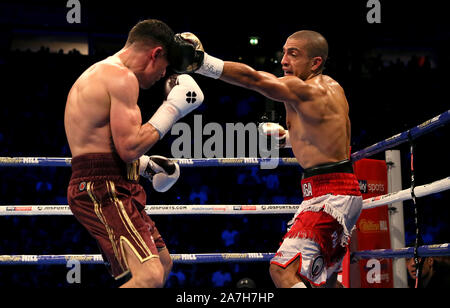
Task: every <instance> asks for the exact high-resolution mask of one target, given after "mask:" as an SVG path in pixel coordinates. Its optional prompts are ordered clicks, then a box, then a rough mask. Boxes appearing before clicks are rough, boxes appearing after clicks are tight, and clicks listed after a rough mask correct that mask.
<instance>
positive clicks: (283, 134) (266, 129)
mask: <svg viewBox="0 0 450 308" xmlns="http://www.w3.org/2000/svg"><path fill="white" fill-rule="evenodd" d="M258 131H259V133H260V134H261V135H263V136H266V137H267V138H268V139H270V138H275V139H276V146H277V148H279V149H282V148H290V147H291V143H290V140H289V131H287V130H285V129H284V127H283V126H281V125H279V124H277V123H272V122H263V123H260V124H259V125H258Z"/></svg>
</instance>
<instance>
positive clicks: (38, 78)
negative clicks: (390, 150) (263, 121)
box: [0, 0, 450, 288]
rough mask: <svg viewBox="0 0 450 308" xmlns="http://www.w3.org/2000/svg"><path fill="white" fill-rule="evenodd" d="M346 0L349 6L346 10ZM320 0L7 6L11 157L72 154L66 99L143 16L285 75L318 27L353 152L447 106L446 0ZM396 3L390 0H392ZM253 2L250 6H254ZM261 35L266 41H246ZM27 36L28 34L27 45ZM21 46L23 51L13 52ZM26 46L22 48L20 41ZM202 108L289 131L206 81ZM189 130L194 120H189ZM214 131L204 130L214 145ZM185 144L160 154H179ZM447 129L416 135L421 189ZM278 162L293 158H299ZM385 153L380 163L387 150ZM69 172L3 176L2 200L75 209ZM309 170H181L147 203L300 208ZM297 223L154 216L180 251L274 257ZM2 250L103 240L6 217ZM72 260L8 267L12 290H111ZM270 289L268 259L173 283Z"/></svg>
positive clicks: (445, 167) (0, 136) (65, 248)
mask: <svg viewBox="0 0 450 308" xmlns="http://www.w3.org/2000/svg"><path fill="white" fill-rule="evenodd" d="M336 2H339V3H336ZM341 2H342V1H335V2H330V3H326V2H325V3H322V6H321V7H317V5H314V4H313V3H311V4H300V3H298V1H297V2H296V3H295V4H292V3H291V4H285V3H282V4H281V3H280V5H278V4H276V3H273V2H251V1H250V2H245V4H244V3H238V2H233V1H226V2H223V3H218V4H216V8H217V9H211V10H205V9H203V10H201V9H200V7H202V5H203V4H202V3H201V2H196V4H195V5H194V7H190V6H188V5H186V4H181V3H180V4H178V3H177V2H175V3H172V2H171V4H170V5H169V4H167V5H162V4H161V5H160V6H155V5H151V4H149V3H144V2H142V1H127V2H126V3H116V2H112V3H111V2H109V1H108V2H106V1H104V2H102V1H95V5H94V2H93V1H89V3H88V2H87V1H80V3H81V9H82V10H81V23H80V24H68V23H67V21H66V13H67V11H68V10H69V9H68V8H66V3H67V1H63V0H61V1H28V2H27V1H0V25H1V27H0V29H1V30H0V37H1V39H0V73H1V77H2V82H1V83H0V90H1V93H2V98H1V99H0V110H1V112H0V156H1V157H21V156H25V157H27V156H32V157H40V156H43V157H70V156H71V153H70V150H69V148H68V144H67V141H66V138H65V132H64V123H63V115H64V108H65V100H66V96H67V93H68V91H69V90H70V88H71V86H72V84H73V83H74V81H75V80H76V79H77V78H78V76H79V75H80V74H81V73H82V72H83V71H84V70H85V69H87V68H88V67H89V66H90V65H92V64H93V63H95V62H96V61H98V60H101V59H103V58H105V57H107V56H109V55H112V54H113V53H114V52H116V51H118V50H119V49H120V48H121V47H122V45H123V44H124V42H125V39H126V35H127V32H128V30H129V29H130V28H131V27H132V26H133V25H134V24H135V23H136V22H137V21H139V20H142V19H145V18H157V19H161V20H163V21H165V22H166V23H167V24H168V25H169V26H171V27H172V29H173V30H174V31H175V32H184V31H191V32H194V33H196V34H197V35H198V36H199V37H200V39H201V40H202V42H203V45H204V47H205V49H206V51H207V52H208V53H210V54H211V55H215V56H217V57H221V58H222V59H224V60H233V61H239V62H243V63H246V64H249V65H251V66H253V67H254V68H256V69H258V70H264V71H268V72H272V73H274V74H276V75H279V76H281V73H282V71H281V68H280V63H279V62H280V60H281V58H280V51H281V49H282V46H283V44H284V42H285V40H286V38H287V36H289V35H290V34H291V33H293V32H295V31H297V30H301V29H311V30H316V31H319V32H321V33H322V34H323V35H324V36H325V37H326V38H327V39H328V41H329V45H330V56H329V61H328V63H327V66H326V70H325V72H324V73H325V74H327V75H330V76H331V77H333V78H334V79H336V80H337V81H338V82H339V83H340V84H341V85H342V86H343V88H344V90H345V91H346V94H347V97H348V101H349V104H350V118H351V121H352V141H351V142H352V151H353V152H355V151H357V150H360V149H363V148H365V147H367V146H370V145H372V144H374V143H376V142H378V141H380V140H382V139H385V138H387V137H391V136H393V135H395V134H397V133H400V132H403V131H405V130H407V129H409V128H411V127H414V126H416V125H418V124H420V123H423V122H424V121H426V120H429V119H431V118H433V117H434V116H436V115H438V114H440V113H443V112H445V111H447V110H448V109H449V105H450V104H449V103H448V97H447V95H446V94H447V93H448V81H449V80H448V69H449V67H450V65H449V64H450V57H449V54H450V44H449V43H450V42H449V37H450V31H449V29H450V28H449V26H448V21H447V20H446V19H445V9H441V7H442V5H443V4H442V3H440V2H436V3H439V5H438V6H436V3H434V2H433V1H431V2H428V1H427V3H423V4H422V5H421V6H420V7H418V6H415V5H414V4H410V3H409V2H407V1H404V2H401V1H398V2H396V3H397V4H396V5H394V4H392V3H388V1H380V2H381V14H382V15H381V23H380V24H369V23H368V22H367V20H366V14H367V12H368V11H369V8H367V7H366V4H367V3H368V1H348V2H346V4H342V3H341ZM390 2H392V1H390ZM244 5H245V6H244ZM45 35H47V36H54V37H57V38H71V37H79V36H82V37H87V41H88V44H89V51H88V54H87V55H86V54H82V53H81V52H80V50H77V49H69V50H67V48H61V50H58V49H57V50H50V48H49V47H48V46H46V45H42V46H41V47H39V48H38V49H37V50H36V49H34V50H33V49H32V48H31V47H30V48H28V47H27V40H29V41H31V40H33V39H35V38H36V37H40V36H45ZM250 37H258V38H259V44H258V45H256V46H252V45H250V44H249V38H250ZM23 38H26V39H23ZM20 39H22V41H24V43H22V45H23V47H20V46H19V45H17V44H16V42H17V41H20ZM18 46H19V47H18ZM194 77H195V79H196V80H197V81H198V83H199V85H200V86H201V87H202V89H203V90H204V93H205V97H206V99H205V102H204V103H203V105H202V106H201V107H200V108H199V109H198V110H196V111H195V112H194V113H195V114H200V115H202V119H203V123H204V124H205V123H209V122H218V123H221V124H223V125H224V124H225V123H237V122H242V123H244V124H246V123H256V122H258V121H259V120H260V118H261V116H263V115H268V116H269V117H270V118H271V119H273V120H277V121H280V122H281V123H284V107H283V105H282V104H278V103H275V102H271V101H269V100H267V99H265V98H264V97H262V96H260V95H259V94H256V93H253V92H251V91H248V90H245V89H241V88H237V87H233V86H231V85H228V84H225V83H223V82H221V81H216V80H211V79H208V78H205V77H202V76H198V75H195V76H194ZM163 82H164V80H163V81H161V82H159V83H158V84H156V85H155V86H154V87H153V88H152V89H150V90H148V91H142V93H141V94H140V97H139V106H140V107H141V110H142V116H143V120H144V121H145V120H146V119H148V118H150V116H151V115H152V113H153V112H154V111H155V110H156V108H157V107H158V105H159V104H160V102H161V101H162V98H163ZM183 121H184V122H186V123H190V124H192V122H193V115H189V116H187V117H186V118H185V119H183ZM206 138H207V137H206V136H205V137H204V139H206ZM173 140H174V136H167V137H166V138H165V139H164V140H163V141H161V142H160V143H159V144H157V145H156V146H155V147H154V148H153V149H151V150H150V152H149V154H159V155H165V156H169V157H170V156H171V153H170V146H171V142H172V141H173ZM448 140H449V129H448V127H444V128H441V129H438V130H436V131H435V132H433V133H430V134H429V135H426V136H425V137H420V138H419V139H418V140H417V141H416V155H415V167H416V181H417V185H422V184H426V183H429V182H432V181H435V180H438V179H441V178H444V177H446V176H448V175H449V174H448V171H449V169H450V168H449V162H448V156H449V155H448V152H447V151H448V149H447V148H446V143H447V142H448ZM398 148H399V149H401V150H402V172H403V187H404V188H407V187H409V185H410V184H411V181H410V173H409V170H410V167H409V164H410V158H409V152H408V150H409V148H408V145H403V146H400V147H398ZM280 156H283V157H291V156H293V155H292V152H291V150H282V151H281V153H280ZM372 158H375V159H383V158H384V157H383V154H377V155H375V156H374V157H372ZM70 173H71V171H70V168H5V167H2V168H0V205H1V206H6V205H27V204H33V205H34V204H67V199H66V188H67V184H68V181H69V178H70ZM300 176H301V169H300V168H299V167H278V168H277V169H275V170H261V169H259V168H257V167H253V168H247V167H244V168H234V167H227V168H205V169H202V168H196V169H191V168H187V169H183V170H182V176H181V178H180V180H179V181H178V183H177V184H176V185H175V186H174V187H173V188H172V189H171V190H170V191H169V192H167V193H165V194H160V193H157V192H155V191H153V190H152V188H151V184H150V183H149V182H148V181H146V180H141V183H142V185H143V186H144V188H145V189H146V191H147V194H148V202H147V203H148V204H273V203H275V204H280V203H294V204H298V203H300V202H301V200H302V199H301V192H300ZM449 197H450V195H449V193H448V192H442V193H439V194H435V195H433V196H429V197H424V198H421V199H419V202H421V204H422V205H423V212H424V215H423V216H424V217H423V223H424V229H423V231H424V235H423V241H424V243H426V244H432V243H448V242H450V230H449V223H448V222H449V218H450V208H449V200H450V198H449ZM404 209H405V228H406V242H413V240H414V232H415V227H414V221H413V212H414V211H413V205H412V203H411V202H409V201H407V202H404ZM291 216H292V215H270V216H269V215H239V216H237V215H233V216H222V215H215V216H214V215H207V216H192V215H186V216H182V215H181V216H174V215H161V216H154V217H153V219H154V220H155V221H156V223H157V226H158V229H159V230H160V232H161V234H162V235H163V237H164V239H165V241H166V243H167V246H168V248H169V250H170V252H172V253H211V252H275V251H276V250H277V249H278V245H279V242H280V240H281V238H282V236H283V235H284V233H285V231H286V222H287V221H289V220H290V219H291ZM0 234H1V236H0V255H1V254H80V253H82V254H96V253H98V250H97V246H96V244H95V242H94V240H93V239H92V238H91V237H90V236H89V235H88V233H87V232H86V231H85V230H84V229H82V228H81V226H80V225H79V224H78V222H77V221H76V220H75V218H73V217H71V216H69V217H66V216H62V217H0ZM67 271H68V269H67V268H65V267H64V266H56V265H53V266H8V267H7V266H0V286H2V287H19V286H21V287H54V286H62V287H110V286H111V287H114V286H118V285H120V284H121V283H123V281H122V282H121V281H118V282H116V281H114V280H113V279H112V278H111V277H110V276H109V274H108V273H107V270H106V268H105V267H104V266H101V265H84V266H82V274H81V277H82V281H81V284H73V285H72V284H68V283H67V281H66V273H67ZM245 277H247V278H250V279H252V280H253V281H254V282H255V284H256V286H257V287H269V288H270V287H272V286H273V284H272V282H271V280H270V277H269V273H268V264H266V263H259V262H253V263H241V264H206V265H204V264H199V265H179V264H175V265H174V268H173V272H172V274H171V276H170V278H169V280H168V283H167V285H166V287H235V286H236V284H237V282H238V281H239V280H240V279H242V278H245Z"/></svg>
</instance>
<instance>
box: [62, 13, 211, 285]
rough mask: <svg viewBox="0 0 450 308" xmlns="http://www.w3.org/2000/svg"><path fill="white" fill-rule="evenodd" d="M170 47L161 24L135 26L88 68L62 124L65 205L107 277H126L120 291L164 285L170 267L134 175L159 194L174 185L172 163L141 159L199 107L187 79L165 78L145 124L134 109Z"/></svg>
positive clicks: (158, 75)
mask: <svg viewBox="0 0 450 308" xmlns="http://www.w3.org/2000/svg"><path fill="white" fill-rule="evenodd" d="M173 43H174V33H173V31H172V30H171V29H170V28H169V27H168V26H167V25H166V24H165V23H163V22H161V21H159V20H144V21H141V22H139V23H138V24H136V25H135V26H134V27H133V29H132V30H131V31H130V33H129V35H128V39H127V42H126V44H125V46H124V47H123V48H122V49H121V50H120V51H118V52H117V53H116V54H114V55H113V56H111V57H108V58H106V59H105V60H103V61H100V62H98V63H95V64H94V65H92V66H91V67H90V68H88V69H87V70H86V71H85V72H84V73H83V74H82V75H81V76H80V77H79V78H78V79H77V81H76V82H75V84H74V85H73V87H72V89H71V90H70V92H69V95H68V97H67V103H66V110H65V114H64V126H65V130H66V136H67V140H68V142H69V146H70V150H71V152H72V156H73V159H72V177H71V180H70V183H69V187H68V191H67V194H68V202H69V205H70V208H71V210H72V212H73V214H74V216H75V217H76V218H77V219H78V220H79V221H80V223H81V224H82V225H83V226H84V227H85V228H86V229H87V230H88V231H89V232H90V234H91V235H92V236H93V237H94V238H95V239H96V241H97V243H98V244H99V246H100V248H101V250H102V252H103V255H104V257H105V261H107V262H108V263H109V264H110V266H111V273H112V275H113V276H114V277H115V278H120V277H122V276H124V275H125V274H126V273H128V272H131V275H132V277H131V279H130V280H128V281H127V282H126V283H125V284H123V285H122V287H162V286H163V285H164V282H165V280H166V278H167V276H168V274H169V272H170V270H171V266H172V260H171V258H170V254H169V252H168V250H167V248H166V246H165V244H164V241H163V240H162V237H161V236H160V234H159V232H158V230H157V228H156V226H155V224H154V222H153V221H152V220H151V219H150V218H149V217H148V216H147V214H146V213H145V204H146V195H145V191H144V190H143V188H142V187H141V186H140V185H139V183H138V180H139V175H143V176H145V177H147V178H149V179H151V181H152V184H153V187H154V188H155V190H157V191H160V192H164V191H167V190H168V189H169V188H170V187H171V186H172V185H173V184H174V183H175V182H176V180H177V179H178V176H179V167H178V165H177V164H176V163H173V162H171V161H170V160H169V159H167V158H165V157H161V156H150V157H148V156H145V155H143V154H145V153H146V152H147V151H149V150H150V148H151V147H152V146H153V145H154V144H155V143H156V142H158V140H160V139H161V138H162V137H163V136H164V135H165V134H166V133H167V132H168V131H169V130H170V128H171V127H172V125H173V124H174V123H175V122H176V121H178V120H179V119H180V118H181V117H183V116H185V115H186V114H188V113H189V112H191V111H193V110H194V109H196V108H197V107H198V106H199V105H200V104H201V103H202V102H203V93H202V91H201V89H200V88H199V86H198V85H197V83H196V82H195V81H194V79H193V78H192V77H191V76H189V75H177V76H175V77H174V78H171V79H169V84H168V87H166V90H167V92H168V93H166V94H167V98H166V100H165V101H164V102H163V103H162V104H161V106H160V107H159V108H158V110H157V111H156V113H155V114H154V115H153V116H152V118H151V119H150V120H149V121H148V122H145V123H144V124H142V117H141V111H140V109H139V107H138V104H137V103H138V96H139V89H140V88H141V89H148V88H150V87H151V86H153V84H154V83H155V82H156V81H158V80H159V79H161V78H162V77H164V75H165V74H166V68H167V66H168V65H169V64H170V62H172V61H173V57H172V56H171V55H172V54H174V53H173V48H175V47H176V46H175V45H174V44H173ZM192 96H195V97H196V100H195V101H194V100H192V99H191V97H192ZM187 98H189V99H187Z"/></svg>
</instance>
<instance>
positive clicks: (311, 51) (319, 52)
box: [289, 30, 328, 71]
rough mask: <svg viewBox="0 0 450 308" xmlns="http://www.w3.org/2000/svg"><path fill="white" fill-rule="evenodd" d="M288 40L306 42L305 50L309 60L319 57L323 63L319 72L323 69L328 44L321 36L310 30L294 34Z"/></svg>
mask: <svg viewBox="0 0 450 308" xmlns="http://www.w3.org/2000/svg"><path fill="white" fill-rule="evenodd" d="M289 38H292V39H297V40H304V41H306V46H305V48H306V52H307V53H308V56H309V57H311V58H313V57H321V58H322V60H323V61H322V64H321V65H320V67H319V71H322V70H323V69H324V65H325V62H326V61H327V58H328V42H327V40H326V39H325V37H323V35H322V34H320V33H319V32H315V31H311V30H302V31H297V32H295V33H294V34H292V35H291V36H290V37H289Z"/></svg>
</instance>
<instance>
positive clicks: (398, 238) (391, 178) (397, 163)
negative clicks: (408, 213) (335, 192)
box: [386, 150, 408, 288]
mask: <svg viewBox="0 0 450 308" xmlns="http://www.w3.org/2000/svg"><path fill="white" fill-rule="evenodd" d="M386 164H387V173H388V193H393V192H396V191H400V190H402V169H401V156H400V151H399V150H388V151H386ZM389 233H390V237H391V247H392V249H399V248H403V247H405V223H404V218H403V202H401V201H400V202H395V203H392V204H391V205H390V206H389ZM392 267H393V276H394V288H407V287H408V277H407V273H406V263H405V259H403V258H399V259H394V260H393V264H392Z"/></svg>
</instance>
